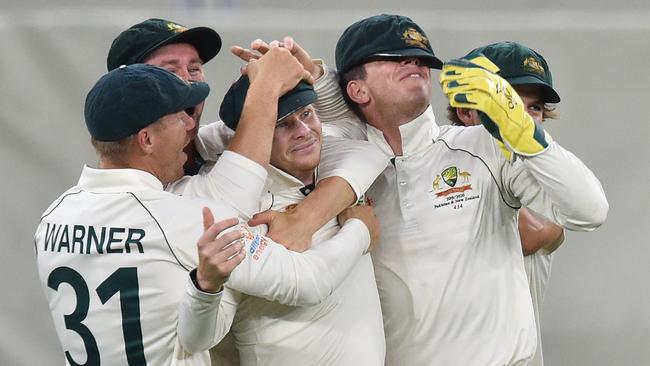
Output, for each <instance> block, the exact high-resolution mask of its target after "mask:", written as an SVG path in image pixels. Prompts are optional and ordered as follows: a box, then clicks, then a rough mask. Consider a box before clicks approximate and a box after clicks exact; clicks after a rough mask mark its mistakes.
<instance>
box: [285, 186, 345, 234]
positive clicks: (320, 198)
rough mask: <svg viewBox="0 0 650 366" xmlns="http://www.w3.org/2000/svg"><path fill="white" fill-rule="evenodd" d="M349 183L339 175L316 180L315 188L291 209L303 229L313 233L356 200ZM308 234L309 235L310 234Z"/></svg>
mask: <svg viewBox="0 0 650 366" xmlns="http://www.w3.org/2000/svg"><path fill="white" fill-rule="evenodd" d="M356 199H357V196H356V194H355V193H354V191H353V190H352V187H351V186H350V184H349V183H348V182H347V181H345V180H344V179H343V178H341V177H337V176H334V177H329V178H325V179H323V180H321V181H319V182H318V184H317V185H316V189H315V190H314V191H313V192H312V193H310V194H309V195H308V196H307V197H306V198H305V199H304V200H303V201H301V202H300V203H299V204H298V205H297V206H296V208H295V210H293V211H291V212H290V213H289V215H293V216H295V218H296V220H300V225H301V226H303V230H304V231H306V232H309V233H311V235H313V234H314V233H315V232H316V231H317V230H318V229H320V228H321V227H323V225H325V224H326V223H327V222H328V221H329V220H331V219H333V218H334V217H336V215H338V214H339V213H340V212H341V211H343V210H344V209H345V208H346V207H349V206H350V205H352V204H354V203H355V202H356ZM311 235H310V236H311Z"/></svg>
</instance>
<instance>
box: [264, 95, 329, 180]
mask: <svg viewBox="0 0 650 366" xmlns="http://www.w3.org/2000/svg"><path fill="white" fill-rule="evenodd" d="M321 145H322V129H321V122H320V119H319V118H318V116H317V115H316V112H315V111H314V108H313V107H312V106H311V105H308V106H306V107H304V108H301V109H299V110H298V111H296V112H294V113H292V114H291V115H289V116H287V117H285V118H283V119H282V120H280V121H278V123H277V125H276V126H275V132H274V134H273V147H272V149H271V165H273V166H275V167H276V168H278V169H280V170H282V171H284V172H286V173H289V174H291V175H292V176H294V177H296V178H298V179H300V181H301V182H303V183H304V184H310V183H313V182H314V169H315V168H316V166H318V163H319V162H320V153H321Z"/></svg>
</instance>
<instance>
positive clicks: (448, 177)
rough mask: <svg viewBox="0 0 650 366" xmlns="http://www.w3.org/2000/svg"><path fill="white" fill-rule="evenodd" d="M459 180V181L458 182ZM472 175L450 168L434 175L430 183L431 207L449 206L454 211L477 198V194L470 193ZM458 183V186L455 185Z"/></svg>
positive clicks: (456, 168)
mask: <svg viewBox="0 0 650 366" xmlns="http://www.w3.org/2000/svg"><path fill="white" fill-rule="evenodd" d="M459 180H461V181H460V182H459ZM471 180H472V173H470V172H469V171H465V170H460V169H458V167H455V166H451V167H448V168H446V169H445V170H443V171H442V172H440V174H436V176H435V177H434V178H433V182H432V183H431V190H430V191H429V192H432V193H433V195H432V196H431V197H432V198H433V207H434V208H436V209H438V208H442V207H446V206H449V207H451V208H453V209H454V210H458V209H462V208H463V207H464V205H465V203H467V202H469V201H473V200H475V199H478V198H479V194H478V192H476V193H471V192H468V191H472V190H473V188H472V184H471ZM443 182H444V185H443ZM458 183H460V184H459V185H458V186H456V184H458Z"/></svg>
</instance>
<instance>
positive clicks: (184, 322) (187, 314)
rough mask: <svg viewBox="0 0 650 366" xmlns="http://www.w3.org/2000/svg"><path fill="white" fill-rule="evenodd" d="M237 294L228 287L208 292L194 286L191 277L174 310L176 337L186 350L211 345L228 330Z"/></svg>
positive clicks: (238, 296) (236, 303)
mask: <svg viewBox="0 0 650 366" xmlns="http://www.w3.org/2000/svg"><path fill="white" fill-rule="evenodd" d="M241 296H242V295H241V294H240V293H237V292H234V291H232V290H230V289H228V288H224V290H223V291H221V292H219V293H216V294H211V293H206V292H202V291H200V290H198V289H197V288H196V286H194V283H193V281H192V280H191V279H189V277H188V283H187V286H186V289H185V294H184V296H183V298H182V300H181V304H180V307H179V312H178V326H177V333H178V340H179V342H180V344H181V346H183V348H184V349H185V350H186V351H187V352H189V353H195V352H201V351H205V350H208V349H210V348H212V347H213V346H215V345H216V344H217V343H219V342H220V341H221V339H223V337H224V336H225V335H226V334H227V333H228V331H229V330H230V327H231V326H232V322H233V320H234V318H235V314H236V312H237V305H238V304H239V302H240V300H241Z"/></svg>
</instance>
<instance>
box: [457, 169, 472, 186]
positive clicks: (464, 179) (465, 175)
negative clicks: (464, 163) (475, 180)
mask: <svg viewBox="0 0 650 366" xmlns="http://www.w3.org/2000/svg"><path fill="white" fill-rule="evenodd" d="M458 175H460V176H461V177H463V183H467V182H469V177H471V176H472V175H471V174H470V173H469V172H460V173H458Z"/></svg>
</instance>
